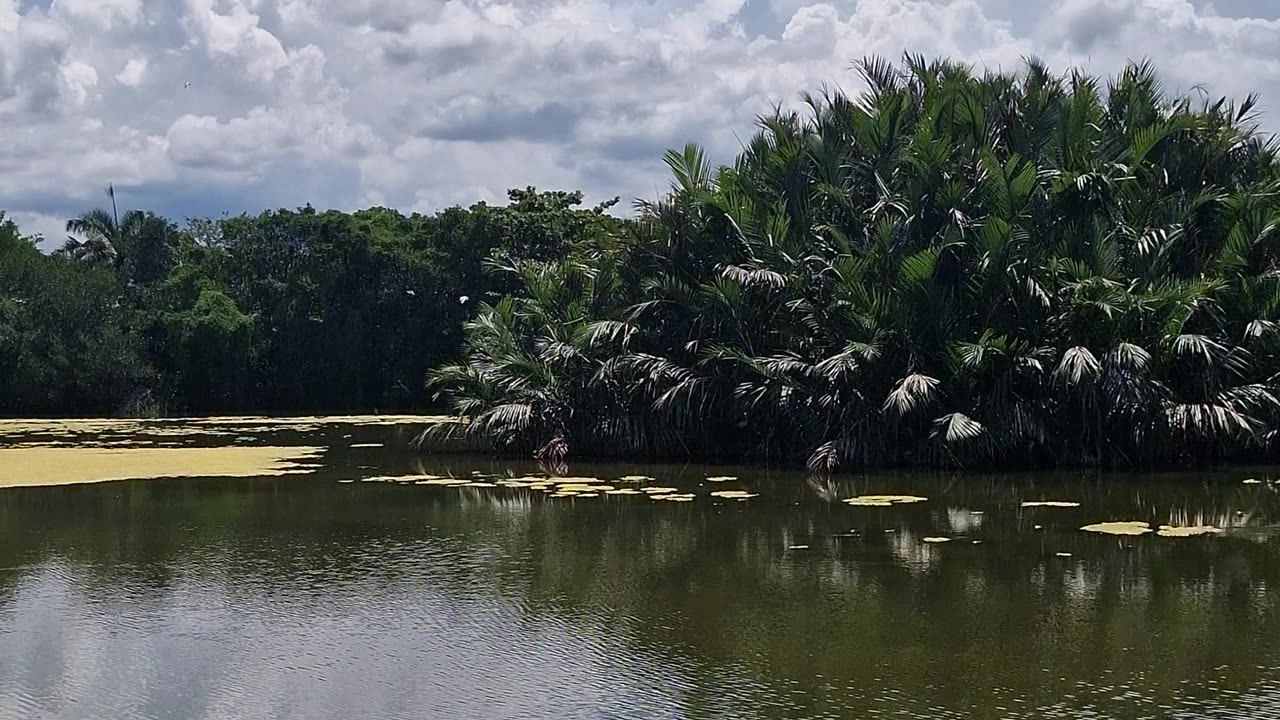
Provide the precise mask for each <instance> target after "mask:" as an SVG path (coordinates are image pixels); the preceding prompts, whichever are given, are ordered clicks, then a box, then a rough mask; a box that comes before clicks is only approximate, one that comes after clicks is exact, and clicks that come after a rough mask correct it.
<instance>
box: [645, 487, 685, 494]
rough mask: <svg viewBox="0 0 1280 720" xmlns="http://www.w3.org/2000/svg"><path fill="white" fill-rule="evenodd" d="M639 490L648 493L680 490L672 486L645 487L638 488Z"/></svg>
mask: <svg viewBox="0 0 1280 720" xmlns="http://www.w3.org/2000/svg"><path fill="white" fill-rule="evenodd" d="M640 490H641V491H642V492H646V493H648V494H650V495H663V494H666V493H674V492H680V488H673V487H647V488H640Z"/></svg>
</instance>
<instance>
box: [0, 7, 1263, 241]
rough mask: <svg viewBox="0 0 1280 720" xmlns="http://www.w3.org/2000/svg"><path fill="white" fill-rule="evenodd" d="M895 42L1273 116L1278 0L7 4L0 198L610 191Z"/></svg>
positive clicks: (224, 201) (48, 200)
mask: <svg viewBox="0 0 1280 720" xmlns="http://www.w3.org/2000/svg"><path fill="white" fill-rule="evenodd" d="M903 51H910V52H912V53H920V54H924V55H926V56H930V57H932V56H949V57H956V58H961V59H964V60H966V61H969V62H972V63H974V64H975V65H976V66H978V67H983V66H985V67H989V68H1002V69H1016V68H1017V67H1018V66H1019V64H1020V62H1021V59H1022V58H1024V57H1026V56H1029V55H1035V56H1038V57H1040V58H1042V59H1043V60H1046V61H1048V62H1049V63H1050V64H1051V65H1052V66H1054V67H1055V68H1058V69H1062V70H1065V69H1066V68H1068V67H1084V68H1086V69H1088V70H1090V71H1093V72H1100V73H1114V72H1115V71H1117V70H1118V69H1120V68H1121V67H1122V66H1123V64H1124V62H1125V61H1126V60H1127V59H1141V58H1150V59H1152V60H1154V61H1155V62H1156V63H1157V65H1158V67H1159V68H1160V70H1161V73H1162V76H1163V78H1164V80H1165V82H1166V85H1167V86H1168V87H1169V89H1171V90H1175V91H1184V92H1185V91H1191V90H1192V89H1193V88H1197V87H1200V88H1205V89H1207V90H1208V91H1209V92H1211V93H1213V94H1214V95H1220V94H1226V95H1232V96H1241V95H1243V94H1245V93H1247V92H1251V91H1257V92H1260V93H1262V104H1261V107H1262V109H1263V111H1264V113H1268V114H1266V115H1264V127H1265V128H1266V129H1268V130H1270V129H1272V128H1278V129H1280V120H1278V118H1280V2H1276V0H1215V1H1214V2H1202V1H1201V0H1056V1H1054V2H1043V1H1041V0H827V1H826V2H809V1H808V0H632V1H630V2H611V1H610V0H517V1H515V2H511V3H507V2H499V1H495V0H448V1H447V2H442V1H441V0H0V210H5V211H7V212H8V215H9V216H10V217H12V218H14V219H16V220H17V221H18V222H19V224H20V225H21V226H22V228H23V230H25V231H27V232H40V233H43V234H44V235H45V237H46V239H48V240H49V241H50V242H52V241H54V240H60V239H61V238H62V237H64V235H65V233H63V232H62V226H63V224H64V222H65V220H66V218H67V217H69V216H71V215H74V214H76V213H78V212H80V211H82V210H84V209H86V208H88V207H93V206H98V205H102V204H104V203H106V202H108V200H107V198H106V196H105V193H104V190H105V188H106V187H107V185H108V184H109V183H111V184H114V186H115V188H116V195H117V198H118V199H119V202H120V204H121V205H122V206H123V207H128V208H134V207H139V208H145V209H151V210H155V211H157V212H160V213H161V214H164V215H166V216H169V217H171V218H174V219H179V220H181V219H183V218H188V217H203V216H215V217H216V216H219V215H221V214H223V213H230V214H239V213H242V212H257V211H260V210H263V209H268V208H280V207H297V206H300V205H304V204H307V203H310V204H312V205H314V206H316V207H320V208H338V209H343V210H355V209H359V208H363V207H369V206H373V205H383V206H387V207H395V208H399V209H401V210H403V211H405V212H411V211H422V212H431V211H434V210H437V209H440V208H443V207H447V206H450V205H455V204H462V205H470V204H471V203H473V202H476V201H479V200H485V201H488V202H502V201H504V200H505V197H506V190H507V188H510V187H524V186H527V185H534V186H537V187H539V188H542V189H548V190H550V189H580V190H582V191H584V192H585V193H586V196H587V199H588V200H589V201H591V202H597V201H600V200H605V199H609V198H612V197H614V196H621V197H622V199H623V204H622V206H624V207H625V206H629V205H630V201H631V200H632V199H633V198H636V197H640V198H653V197H656V196H657V195H658V194H660V193H661V192H663V191H664V190H665V189H666V188H667V186H668V183H669V180H668V177H667V174H666V172H665V168H664V166H663V164H662V159H661V158H662V153H663V151H664V150H665V149H667V148H671V147H679V146H683V145H684V143H686V142H696V143H699V144H700V145H702V146H704V147H705V148H706V149H707V151H708V153H709V154H710V156H711V157H712V158H713V159H715V160H717V161H727V160H729V159H731V158H732V156H733V154H734V153H735V152H736V150H737V149H738V147H739V144H740V142H741V141H743V140H745V139H746V138H747V137H748V136H749V135H750V134H751V132H752V129H753V122H754V119H755V117H756V116H757V115H759V114H761V113H767V112H768V111H769V110H770V108H772V107H774V106H775V105H778V104H783V105H788V104H792V103H795V102H796V101H797V98H798V96H799V94H800V93H801V92H802V91H805V90H819V89H821V87H822V86H823V85H824V84H826V85H828V86H838V87H841V88H843V89H845V90H847V91H856V90H857V89H858V81H857V76H856V74H855V73H854V72H852V71H851V69H850V65H851V63H852V62H853V61H855V60H857V59H859V58H862V57H865V56H867V55H882V56H886V57H890V58H897V57H900V56H901V54H902V52H903ZM188 83H190V85H189V86H188ZM1272 109H1274V110H1273V111H1271V110H1272ZM1268 111H1271V112H1268Z"/></svg>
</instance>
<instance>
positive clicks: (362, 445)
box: [236, 438, 384, 448]
mask: <svg viewBox="0 0 1280 720" xmlns="http://www.w3.org/2000/svg"><path fill="white" fill-rule="evenodd" d="M236 439H237V440H252V439H253V438H236ZM351 447H353V448H380V447H384V445H383V444H382V443H356V444H355V445H352V446H351Z"/></svg>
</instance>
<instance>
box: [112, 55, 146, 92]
mask: <svg viewBox="0 0 1280 720" xmlns="http://www.w3.org/2000/svg"><path fill="white" fill-rule="evenodd" d="M146 74H147V59H146V58H132V59H131V60H129V62H127V63H125V64H124V69H123V70H121V71H120V72H118V73H116V82H118V83H120V84H121V85H124V86H125V87H138V86H139V85H141V84H142V78H143V76H144V75H146Z"/></svg>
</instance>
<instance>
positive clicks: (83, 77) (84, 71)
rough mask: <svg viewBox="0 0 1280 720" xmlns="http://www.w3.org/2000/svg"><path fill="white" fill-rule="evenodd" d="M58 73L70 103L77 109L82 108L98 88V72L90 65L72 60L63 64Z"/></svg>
mask: <svg viewBox="0 0 1280 720" xmlns="http://www.w3.org/2000/svg"><path fill="white" fill-rule="evenodd" d="M60 72H61V73H62V82H63V83H65V84H66V91H67V93H68V95H69V96H70V98H71V100H72V102H74V103H75V105H76V107H78V108H79V107H83V106H84V104H85V103H86V102H88V101H89V98H90V96H91V94H92V93H93V91H94V88H96V87H97V86H98V71H97V70H95V69H94V68H93V66H92V65H88V64H86V63H82V62H80V61H78V60H72V61H70V62H67V63H66V64H64V65H63V66H62V67H61V69H60Z"/></svg>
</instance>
